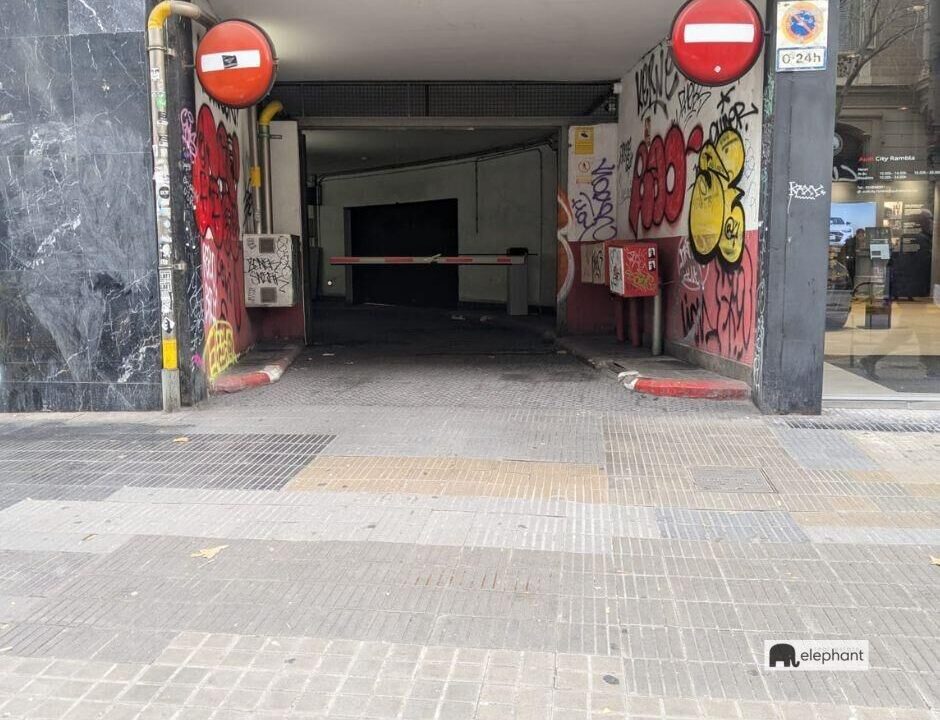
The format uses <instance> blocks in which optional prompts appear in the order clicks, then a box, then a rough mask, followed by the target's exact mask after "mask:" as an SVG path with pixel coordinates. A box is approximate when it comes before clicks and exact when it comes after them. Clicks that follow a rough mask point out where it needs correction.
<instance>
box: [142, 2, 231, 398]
mask: <svg viewBox="0 0 940 720" xmlns="http://www.w3.org/2000/svg"><path fill="white" fill-rule="evenodd" d="M171 15H180V16H182V17H186V18H189V19H190V20H194V21H195V22H198V23H199V24H201V25H203V26H205V27H212V26H213V25H215V24H216V23H217V22H218V20H217V19H216V18H215V16H213V15H212V14H210V13H207V12H206V11H205V10H203V9H202V8H200V7H199V6H197V5H193V4H192V3H189V2H181V1H179V0H163V2H161V3H159V4H157V5H156V6H155V7H154V8H153V10H151V11H150V16H149V18H148V19H147V58H148V61H149V63H150V126H151V138H152V140H153V182H154V204H155V208H156V218H157V257H158V264H157V267H158V270H159V276H160V331H161V342H160V347H161V351H162V375H161V384H162V388H163V409H164V410H165V411H166V412H171V411H173V410H178V409H179V407H180V405H181V399H180V375H179V341H178V339H177V332H176V324H177V316H178V308H177V306H176V289H177V282H176V272H175V271H176V270H179V269H181V268H182V265H181V264H180V263H179V262H178V258H177V253H176V249H175V244H174V242H173V213H172V197H173V187H172V183H171V180H170V147H169V134H168V133H169V122H168V118H169V117H170V112H169V109H168V108H167V97H166V55H167V47H166V21H167V18H169V17H170V16H171Z"/></svg>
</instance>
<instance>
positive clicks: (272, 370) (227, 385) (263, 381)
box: [210, 347, 300, 393]
mask: <svg viewBox="0 0 940 720" xmlns="http://www.w3.org/2000/svg"><path fill="white" fill-rule="evenodd" d="M298 354H300V348H299V347H291V348H285V353H284V355H283V356H282V357H281V358H279V359H278V360H277V361H276V362H273V363H269V364H267V365H265V366H264V367H262V368H260V369H257V370H249V371H247V372H239V371H238V367H237V366H235V367H233V368H232V369H231V370H230V371H228V372H226V373H223V374H222V375H220V376H219V377H217V378H216V379H215V380H214V381H213V382H212V383H211V384H210V390H211V392H213V393H234V392H239V391H241V390H247V389H248V388H253V387H261V386H262V385H270V384H272V383H276V382H277V381H278V380H280V379H281V375H283V374H284V371H285V370H287V368H289V367H290V364H291V363H292V362H294V360H295V359H296V358H297V355H298Z"/></svg>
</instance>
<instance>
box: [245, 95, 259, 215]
mask: <svg viewBox="0 0 940 720" xmlns="http://www.w3.org/2000/svg"><path fill="white" fill-rule="evenodd" d="M248 153H249V157H250V158H251V171H250V175H249V177H248V184H249V186H250V187H251V209H252V213H251V223H252V227H251V232H253V233H258V232H261V222H262V220H261V165H260V164H259V160H258V108H257V107H256V106H252V107H251V108H249V110H248Z"/></svg>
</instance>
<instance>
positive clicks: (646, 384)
mask: <svg viewBox="0 0 940 720" xmlns="http://www.w3.org/2000/svg"><path fill="white" fill-rule="evenodd" d="M624 387H626V388H628V389H629V390H633V391H634V392H638V393H643V394H645V395H657V396H659V397H672V398H693V399H697V400H747V399H748V398H750V397H751V389H750V388H749V387H748V386H747V385H746V384H744V383H742V382H739V381H737V380H687V379H679V378H647V377H636V378H634V379H633V380H630V381H627V382H624Z"/></svg>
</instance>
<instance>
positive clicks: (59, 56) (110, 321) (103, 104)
mask: <svg viewBox="0 0 940 720" xmlns="http://www.w3.org/2000/svg"><path fill="white" fill-rule="evenodd" d="M148 8H149V3H147V2H146V0H0V87H2V91H0V411H13V412H16V411H34V410H143V409H156V408H159V406H160V398H161V392H160V366H159V346H160V342H159V296H158V289H157V273H156V255H157V253H156V238H155V231H154V219H153V200H152V193H153V190H152V174H153V171H152V158H151V155H150V119H149V104H148V86H147V59H146V36H145V32H144V27H145V22H146V14H147V11H148Z"/></svg>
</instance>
